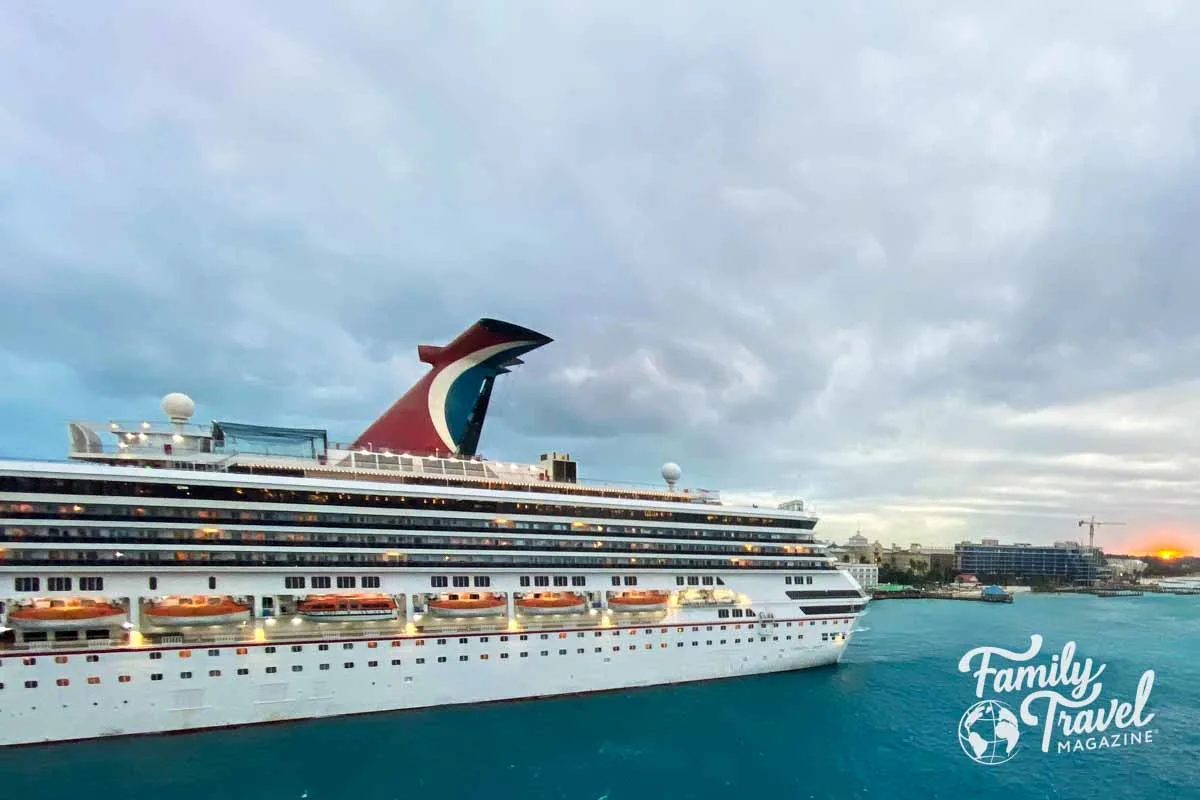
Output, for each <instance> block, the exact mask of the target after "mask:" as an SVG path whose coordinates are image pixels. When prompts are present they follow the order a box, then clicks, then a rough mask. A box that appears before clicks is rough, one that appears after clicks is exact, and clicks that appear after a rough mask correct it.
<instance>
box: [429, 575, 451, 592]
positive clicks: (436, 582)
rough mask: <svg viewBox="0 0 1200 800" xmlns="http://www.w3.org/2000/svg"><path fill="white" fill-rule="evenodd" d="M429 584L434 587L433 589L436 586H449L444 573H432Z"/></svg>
mask: <svg viewBox="0 0 1200 800" xmlns="http://www.w3.org/2000/svg"><path fill="white" fill-rule="evenodd" d="M429 585H430V586H432V587H434V588H435V589H437V588H445V587H446V586H449V585H450V584H449V581H447V579H446V576H445V575H432V576H430V578H429Z"/></svg>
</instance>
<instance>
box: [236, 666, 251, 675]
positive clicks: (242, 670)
mask: <svg viewBox="0 0 1200 800" xmlns="http://www.w3.org/2000/svg"><path fill="white" fill-rule="evenodd" d="M237 674H238V675H249V674H250V670H248V669H246V668H245V667H240V668H239V669H238V671H237Z"/></svg>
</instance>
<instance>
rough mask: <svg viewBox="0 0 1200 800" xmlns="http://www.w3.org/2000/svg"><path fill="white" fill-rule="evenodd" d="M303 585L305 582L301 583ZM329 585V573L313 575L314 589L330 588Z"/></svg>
mask: <svg viewBox="0 0 1200 800" xmlns="http://www.w3.org/2000/svg"><path fill="white" fill-rule="evenodd" d="M301 585H303V584H301ZM329 586H330V580H329V576H328V575H313V576H312V587H313V588H314V589H328V588H329Z"/></svg>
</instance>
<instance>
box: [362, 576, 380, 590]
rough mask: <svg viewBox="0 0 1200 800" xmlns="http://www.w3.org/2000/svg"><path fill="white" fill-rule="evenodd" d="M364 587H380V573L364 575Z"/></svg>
mask: <svg viewBox="0 0 1200 800" xmlns="http://www.w3.org/2000/svg"><path fill="white" fill-rule="evenodd" d="M362 587H363V588H364V589H378V588H379V576H378V575H363V578H362Z"/></svg>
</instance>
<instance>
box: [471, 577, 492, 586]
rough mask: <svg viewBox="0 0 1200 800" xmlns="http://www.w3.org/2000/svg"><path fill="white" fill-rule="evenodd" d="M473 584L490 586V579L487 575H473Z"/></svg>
mask: <svg viewBox="0 0 1200 800" xmlns="http://www.w3.org/2000/svg"><path fill="white" fill-rule="evenodd" d="M475 585H476V586H491V585H492V579H491V578H489V577H488V576H487V575H476V576H475Z"/></svg>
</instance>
